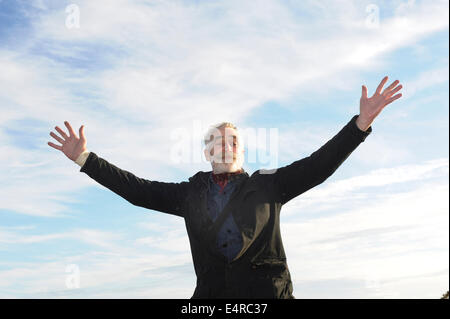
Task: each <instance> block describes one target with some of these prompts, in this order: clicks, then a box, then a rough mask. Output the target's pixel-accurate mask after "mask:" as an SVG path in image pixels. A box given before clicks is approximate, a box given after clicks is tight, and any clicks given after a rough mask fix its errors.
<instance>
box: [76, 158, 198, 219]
mask: <svg viewBox="0 0 450 319" xmlns="http://www.w3.org/2000/svg"><path fill="white" fill-rule="evenodd" d="M80 172H84V173H86V174H87V175H89V177H91V178H92V179H94V180H95V181H97V182H98V183H100V184H101V185H103V186H105V187H106V188H108V189H110V190H111V191H113V192H114V193H116V194H117V195H119V196H121V197H123V198H124V199H125V200H127V201H128V202H130V203H131V204H133V205H136V206H140V207H144V208H148V209H153V210H157V211H160V212H163V213H168V214H172V215H177V216H180V217H184V212H183V202H184V200H185V198H186V194H187V187H188V184H189V183H188V182H181V183H164V182H157V181H149V180H146V179H142V178H139V177H137V176H135V175H133V174H132V173H130V172H128V171H125V170H122V169H120V168H118V167H116V166H114V165H113V164H110V163H109V162H108V161H106V160H105V159H103V158H101V157H98V156H97V154H95V153H94V152H90V153H89V156H88V158H87V159H86V162H85V163H84V165H83V166H82V167H81V168H80Z"/></svg>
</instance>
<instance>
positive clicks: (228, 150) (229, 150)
mask: <svg viewBox="0 0 450 319" xmlns="http://www.w3.org/2000/svg"><path fill="white" fill-rule="evenodd" d="M225 151H227V152H232V151H233V146H232V145H230V144H228V143H225Z"/></svg>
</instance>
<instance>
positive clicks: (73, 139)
mask: <svg viewBox="0 0 450 319" xmlns="http://www.w3.org/2000/svg"><path fill="white" fill-rule="evenodd" d="M64 125H66V127H67V129H68V130H69V136H67V134H66V133H64V131H63V130H61V129H60V128H59V127H58V126H55V129H56V130H57V131H58V132H59V134H61V136H62V138H61V137H59V136H58V135H56V134H55V133H53V132H50V136H52V137H53V138H54V139H55V140H57V141H58V142H59V143H61V144H62V145H61V146H59V145H56V144H53V143H52V142H48V143H47V144H48V145H49V146H51V147H53V148H56V149H57V150H60V151H61V152H63V153H64V155H66V156H67V157H68V158H70V159H71V160H72V161H75V160H76V159H77V158H78V156H80V154H81V153H83V152H84V151H85V150H86V137H85V136H84V125H81V126H80V129H79V132H80V137H79V138H78V137H77V136H76V135H75V132H74V130H73V129H72V126H70V124H69V122H67V121H65V122H64Z"/></svg>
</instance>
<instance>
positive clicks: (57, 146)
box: [47, 142, 62, 151]
mask: <svg viewBox="0 0 450 319" xmlns="http://www.w3.org/2000/svg"><path fill="white" fill-rule="evenodd" d="M47 144H48V145H49V146H51V147H53V148H56V149H57V150H60V151H62V147H61V146H59V145H56V144H53V143H52V142H48V143H47Z"/></svg>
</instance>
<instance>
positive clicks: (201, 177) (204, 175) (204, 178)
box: [189, 168, 249, 187]
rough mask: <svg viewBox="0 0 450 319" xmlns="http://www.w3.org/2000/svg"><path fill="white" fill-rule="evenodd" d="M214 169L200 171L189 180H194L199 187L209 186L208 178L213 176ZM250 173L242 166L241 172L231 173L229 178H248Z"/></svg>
mask: <svg viewBox="0 0 450 319" xmlns="http://www.w3.org/2000/svg"><path fill="white" fill-rule="evenodd" d="M212 174H213V171H207V172H204V171H199V172H197V173H196V174H195V175H193V176H191V177H189V182H193V183H194V184H196V185H197V186H199V187H202V186H205V187H208V179H210V178H211V177H212ZM248 177H249V175H248V173H247V172H246V171H245V170H244V168H242V171H241V173H238V174H231V175H229V177H228V178H229V180H235V179H241V178H248Z"/></svg>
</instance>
